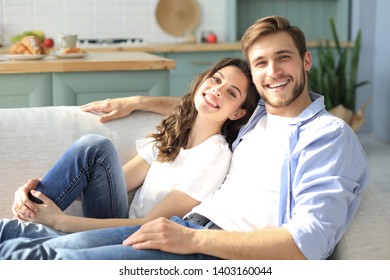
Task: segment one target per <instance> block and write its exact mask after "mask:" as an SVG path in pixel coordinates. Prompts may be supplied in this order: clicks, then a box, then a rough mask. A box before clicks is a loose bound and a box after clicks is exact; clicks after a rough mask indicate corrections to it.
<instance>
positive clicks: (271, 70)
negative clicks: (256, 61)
mask: <svg viewBox="0 0 390 280" xmlns="http://www.w3.org/2000/svg"><path fill="white" fill-rule="evenodd" d="M281 72H282V71H281V69H280V66H279V65H278V64H277V63H273V62H271V63H269V64H268V68H267V75H268V76H276V75H278V74H280V73H281Z"/></svg>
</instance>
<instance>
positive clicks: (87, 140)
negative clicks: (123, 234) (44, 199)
mask: <svg viewBox="0 0 390 280" xmlns="http://www.w3.org/2000/svg"><path fill="white" fill-rule="evenodd" d="M36 190H38V191H41V192H43V193H44V194H45V195H46V196H48V197H49V198H50V199H51V200H53V201H54V202H55V203H56V204H57V205H58V206H59V207H60V208H61V210H65V209H66V208H67V207H69V205H70V204H72V202H73V201H75V200H76V198H78V197H81V200H82V206H83V215H84V216H85V217H90V218H127V217H128V196H127V189H126V182H125V178H124V174H123V171H122V164H121V162H120V159H119V156H118V154H117V152H116V149H115V147H114V145H113V144H112V142H111V141H110V140H109V139H107V138H105V137H103V136H100V135H93V134H91V135H86V136H83V137H81V138H80V139H79V140H77V141H76V142H74V143H73V144H72V145H71V146H70V147H69V148H68V149H67V151H66V152H65V153H64V155H63V156H62V157H61V158H60V159H59V160H58V161H57V162H56V164H55V165H54V166H53V167H52V168H51V169H50V170H49V172H48V173H47V174H46V175H45V177H44V178H43V179H42V182H41V183H40V184H39V185H38V187H37V188H36ZM30 197H31V198H32V196H31V195H30ZM32 199H34V200H35V201H36V199H35V198H32Z"/></svg>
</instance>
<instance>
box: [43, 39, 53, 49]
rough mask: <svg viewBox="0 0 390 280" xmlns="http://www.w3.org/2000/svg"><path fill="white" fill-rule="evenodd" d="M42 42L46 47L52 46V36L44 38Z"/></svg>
mask: <svg viewBox="0 0 390 280" xmlns="http://www.w3.org/2000/svg"><path fill="white" fill-rule="evenodd" d="M43 44H44V45H45V47H46V48H52V47H53V46H54V40H53V39H52V38H45V39H44V40H43Z"/></svg>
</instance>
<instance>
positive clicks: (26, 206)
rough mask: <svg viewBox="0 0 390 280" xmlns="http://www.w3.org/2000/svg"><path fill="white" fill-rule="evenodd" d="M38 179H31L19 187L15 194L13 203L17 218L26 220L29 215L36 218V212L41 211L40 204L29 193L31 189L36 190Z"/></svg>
mask: <svg viewBox="0 0 390 280" xmlns="http://www.w3.org/2000/svg"><path fill="white" fill-rule="evenodd" d="M39 182H40V181H39V180H38V179H35V178H34V179H30V180H28V181H27V183H26V184H24V185H23V186H21V187H19V188H18V189H17V190H16V192H15V196H14V203H13V204H12V207H11V209H12V213H13V215H14V217H15V218H18V219H22V220H25V219H26V218H27V217H29V218H34V217H35V216H36V213H38V212H39V208H38V205H37V204H36V203H34V202H32V201H31V200H30V199H29V197H28V194H29V192H30V191H31V190H34V189H35V188H36V187H37V186H38V184H39Z"/></svg>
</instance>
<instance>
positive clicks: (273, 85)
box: [269, 81, 287, 88]
mask: <svg viewBox="0 0 390 280" xmlns="http://www.w3.org/2000/svg"><path fill="white" fill-rule="evenodd" d="M286 84H287V81H283V82H278V83H275V84H270V85H269V87H270V88H276V87H281V86H284V85H286Z"/></svg>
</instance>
